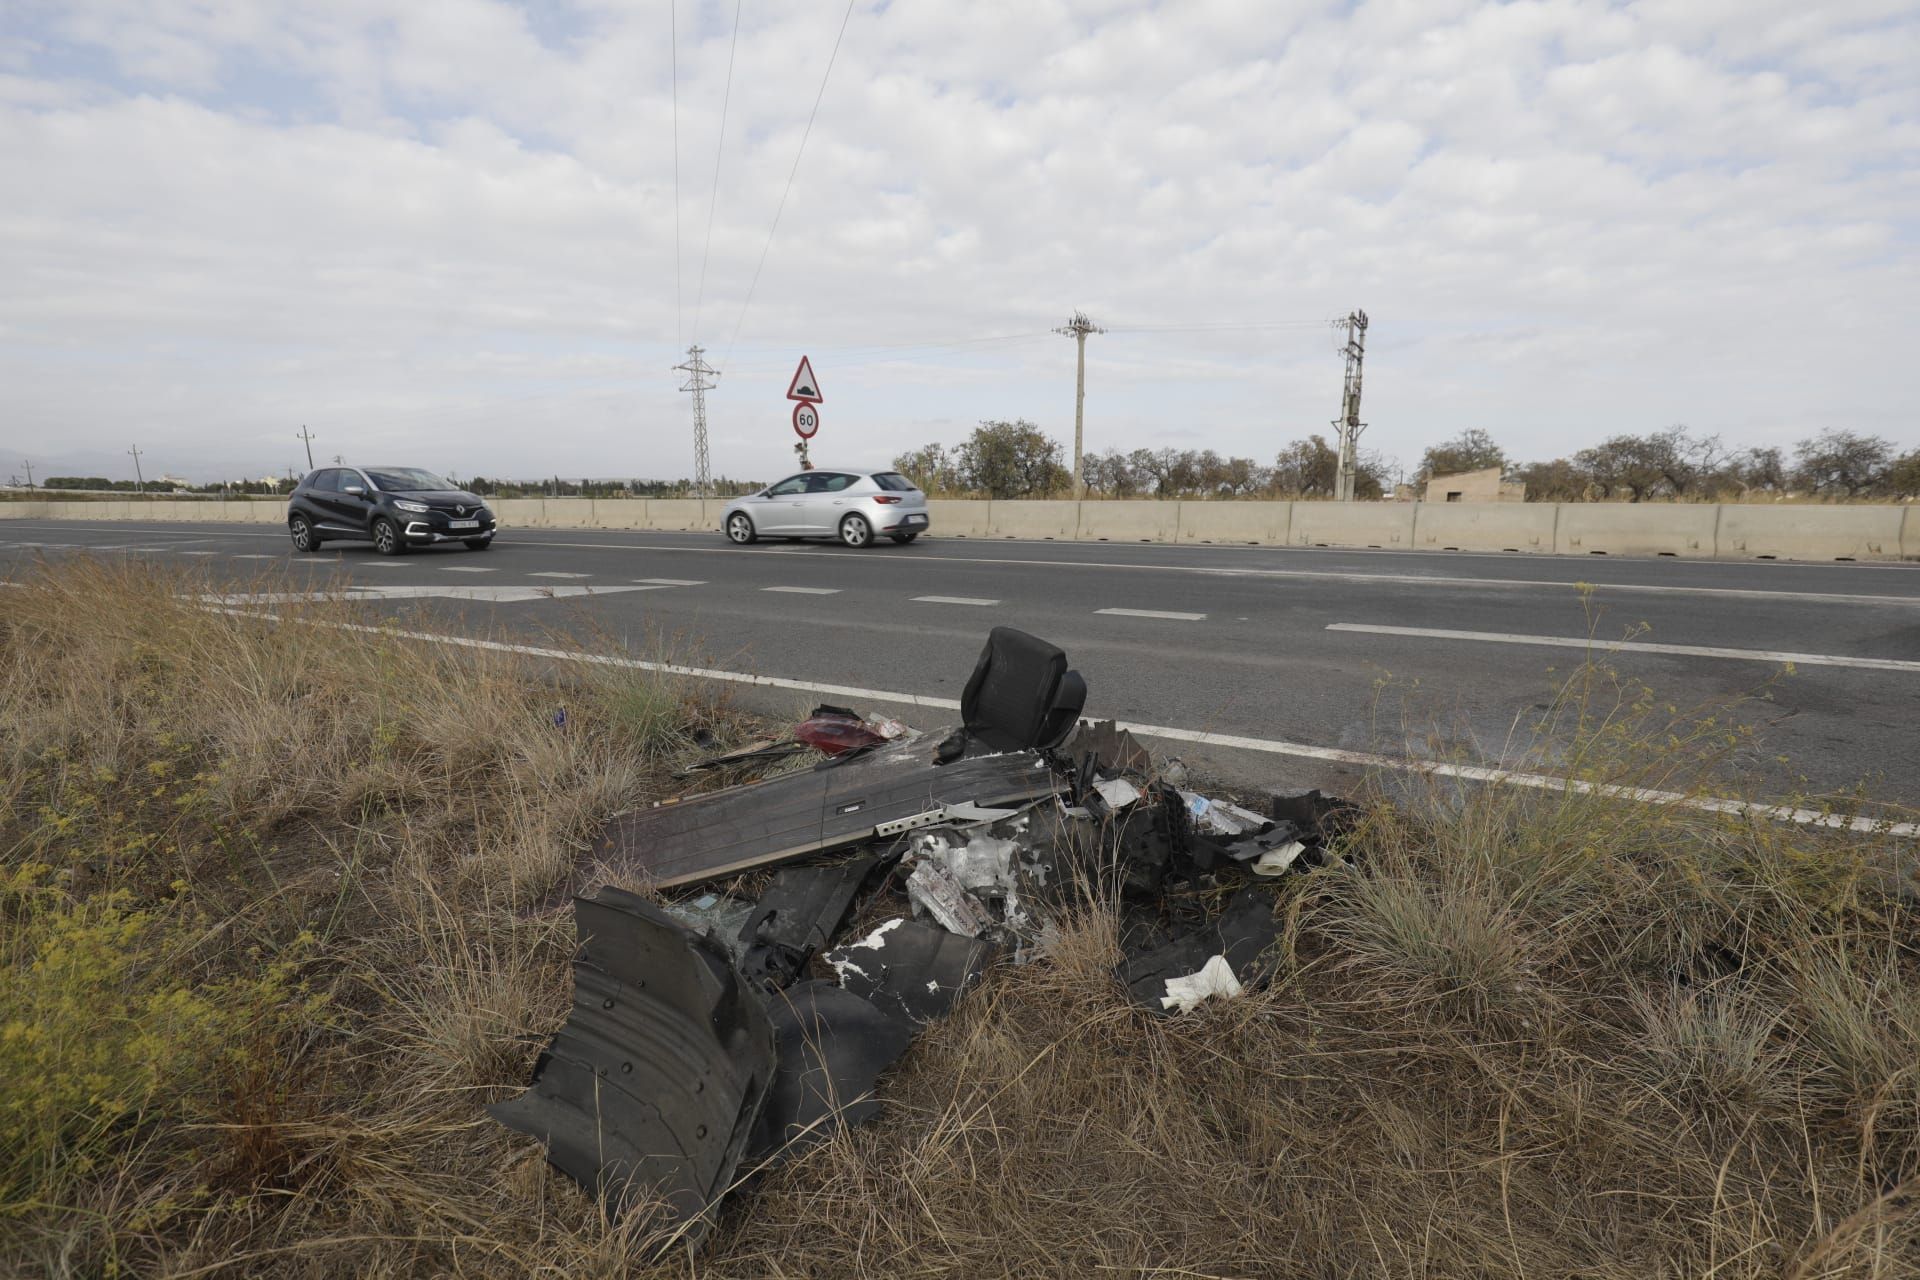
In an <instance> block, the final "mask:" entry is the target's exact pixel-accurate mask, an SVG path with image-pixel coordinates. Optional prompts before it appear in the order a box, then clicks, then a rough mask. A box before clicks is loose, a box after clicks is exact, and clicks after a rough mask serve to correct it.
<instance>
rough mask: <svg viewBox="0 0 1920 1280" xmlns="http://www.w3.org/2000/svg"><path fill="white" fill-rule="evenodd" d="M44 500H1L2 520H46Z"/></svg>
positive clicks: (0, 516)
mask: <svg viewBox="0 0 1920 1280" xmlns="http://www.w3.org/2000/svg"><path fill="white" fill-rule="evenodd" d="M46 518H47V504H46V503H44V502H0V520H45V519H46Z"/></svg>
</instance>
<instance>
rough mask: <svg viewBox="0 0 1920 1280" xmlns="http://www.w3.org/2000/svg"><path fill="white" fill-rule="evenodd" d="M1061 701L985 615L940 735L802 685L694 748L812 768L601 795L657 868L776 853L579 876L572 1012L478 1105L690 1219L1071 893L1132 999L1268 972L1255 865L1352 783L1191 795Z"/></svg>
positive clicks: (825, 1117)
mask: <svg viewBox="0 0 1920 1280" xmlns="http://www.w3.org/2000/svg"><path fill="white" fill-rule="evenodd" d="M1085 696H1086V687H1085V684H1084V682H1083V681H1082V680H1081V678H1080V676H1079V675H1078V673H1076V672H1073V671H1071V670H1069V669H1068V668H1067V665H1066V657H1065V655H1064V654H1063V653H1061V652H1060V650H1059V649H1057V648H1055V647H1054V646H1052V645H1049V644H1047V643H1046V642H1045V641H1042V640H1038V639H1037V638H1035V637H1033V636H1029V635H1026V634H1025V633H1023V632H1019V631H1014V630H1012V629H1011V628H1006V627H997V628H995V629H994V630H993V632H992V634H991V636H990V637H989V639H988V642H987V645H986V648H985V650H984V651H983V652H982V654H981V657H980V661H979V662H978V663H977V664H976V666H975V669H974V672H973V675H972V677H971V678H970V679H969V681H968V684H967V689H966V693H965V695H964V696H963V698H962V700H961V712H962V717H963V724H962V727H961V728H960V729H959V730H956V731H955V732H953V733H952V734H950V735H944V736H940V735H928V736H927V737H925V738H921V737H920V736H919V735H918V734H915V733H913V732H912V731H910V730H905V729H904V726H898V725H897V722H886V721H881V720H878V719H877V718H873V717H865V718H863V717H861V716H859V715H858V713H856V712H853V711H848V710H845V709H843V708H836V707H820V708H816V709H815V711H814V713H813V715H812V716H811V717H810V718H809V720H808V722H807V724H808V725H812V726H813V728H812V729H809V730H808V731H807V733H808V734H811V735H812V738H818V739H819V741H817V742H815V741H812V740H811V739H809V740H808V742H803V743H771V742H763V743H759V744H755V745H754V746H753V747H750V748H747V749H744V750H742V751H739V752H736V753H734V754H733V755H731V756H723V757H717V758H716V759H715V760H713V761H709V762H705V763H706V764H709V765H714V766H716V767H717V766H718V765H720V764H721V763H722V762H724V763H726V764H728V765H735V764H750V763H761V764H769V765H770V764H772V763H774V762H775V761H776V760H777V759H778V758H780V757H782V756H784V755H785V754H787V750H788V749H789V748H792V749H797V750H805V749H813V748H816V747H817V748H818V749H820V750H822V751H825V752H832V751H834V750H836V749H837V750H838V751H839V754H837V755H830V757H829V758H828V759H825V760H822V761H820V762H819V763H818V764H817V765H816V766H815V768H813V769H811V770H804V771H801V772H796V773H788V774H785V775H782V776H778V777H772V778H767V779H764V780H762V781H757V782H749V783H742V784H740V785H736V786H732V787H728V788H726V789H724V790H720V791H716V792H713V793H711V794H708V795H702V796H697V797H694V798H691V799H687V800H682V801H677V802H669V803H666V804H661V805H657V806H655V807H653V808H650V809H646V810H641V811H638V812H635V813H629V814H626V815H622V816H620V817H618V818H616V819H615V820H614V821H613V822H612V823H611V824H610V825H609V827H608V829H607V831H606V833H605V834H604V835H603V836H602V837H601V839H600V840H598V841H597V842H596V844H595V849H594V852H595V854H596V855H597V858H598V860H599V865H600V866H601V867H603V868H605V869H606V870H608V871H609V872H610V873H611V874H614V875H625V876H630V877H634V878H637V879H638V880H640V881H641V882H643V883H647V884H650V885H651V886H652V887H653V888H655V889H673V888H677V887H682V886H693V885H699V884H705V883H713V882H721V881H729V880H730V879H731V878H732V877H736V876H741V875H743V873H748V872H756V871H761V870H763V869H770V868H776V867H777V868H778V869H777V870H773V871H772V873H771V875H770V876H767V877H766V878H765V879H764V881H763V882H761V883H762V886H763V887H762V888H761V889H760V892H759V893H758V895H757V897H755V896H754V895H753V893H752V890H751V888H747V889H743V888H742V887H741V883H740V882H739V881H733V882H732V883H730V884H726V885H721V884H715V885H714V888H713V889H712V890H711V891H706V892H698V893H693V894H690V895H688V896H686V897H684V898H683V899H682V900H681V901H679V902H675V903H668V904H666V905H664V906H662V905H657V904H654V903H652V902H650V901H648V900H646V899H644V898H641V897H639V896H637V895H635V894H632V893H627V892H625V891H622V890H619V889H614V888H608V889H603V890H601V891H600V892H599V893H598V894H597V895H595V896H593V897H581V898H576V899H575V903H574V906H575V914H576V920H577V925H578V934H579V937H580V939H581V945H580V949H579V952H578V954H577V956H576V959H575V962H574V1002H573V1009H572V1013H571V1016H570V1017H569V1019H568V1021H567V1023H566V1024H565V1025H564V1026H563V1027H561V1028H560V1030H559V1031H558V1032H557V1033H556V1034H555V1035H554V1037H553V1039H552V1041H551V1042H550V1043H549V1044H548V1046H547V1047H546V1049H545V1051H544V1052H542V1053H541V1055H540V1057H539V1060H538V1062H537V1063H536V1065H535V1067H534V1071H533V1079H532V1082H531V1085H530V1087H529V1088H528V1089H527V1091H526V1092H525V1093H524V1094H522V1095H521V1096H520V1097H518V1098H515V1099H513V1100H511V1101H507V1102H502V1103H497V1104H494V1105H493V1106H492V1107H490V1108H489V1110H490V1111H491V1113H492V1114H493V1115H494V1116H495V1117H496V1118H497V1119H499V1120H500V1121H501V1122H502V1123H503V1124H505V1125H507V1126H508V1127H510V1128H513V1129H516V1130H518V1131H520V1132H523V1133H528V1134H531V1135H533V1136H535V1137H537V1138H539V1139H541V1140H542V1141H543V1142H544V1143H546V1145H547V1152H548V1158H549V1159H550V1160H551V1162H552V1163H553V1164H554V1165H555V1166H556V1167H558V1168H559V1169H560V1170H561V1171H563V1172H564V1173H566V1174H567V1175H568V1176H570V1177H572V1178H573V1179H574V1180H576V1181H577V1182H579V1183H580V1184H581V1185H582V1186H584V1187H587V1188H588V1189H589V1190H591V1191H594V1192H595V1193H597V1194H598V1195H600V1196H601V1198H602V1199H603V1200H604V1201H605V1202H606V1203H607V1204H608V1206H609V1207H610V1208H611V1209H612V1210H613V1211H615V1212H636V1211H643V1212H647V1213H649V1214H650V1215H652V1218H651V1219H650V1222H649V1225H650V1226H654V1227H657V1228H659V1229H660V1230H661V1231H662V1232H663V1233H664V1235H665V1238H668V1239H680V1240H683V1241H688V1240H697V1238H698V1237H699V1235H700V1234H702V1233H703V1232H704V1231H705V1230H706V1229H707V1227H708V1226H709V1225H710V1224H711V1220H712V1217H713V1209H714V1206H715V1204H716V1202H717V1201H718V1200H719V1199H720V1197H722V1196H723V1195H724V1194H725V1193H726V1192H727V1190H728V1189H729V1188H731V1187H733V1186H735V1185H737V1183H738V1182H739V1181H740V1180H741V1179H742V1178H743V1177H747V1176H750V1175H751V1174H752V1173H753V1172H754V1171H756V1170H757V1169H759V1168H762V1167H764V1166H765V1165H767V1164H768V1163H771V1162H774V1161H777V1160H779V1159H782V1158H784V1157H785V1156H786V1155H787V1154H790V1153H791V1152H793V1151H796V1150H798V1149H800V1148H802V1147H804V1146H806V1145H808V1144H811V1143H815V1142H818V1141H821V1140H823V1139H825V1138H826V1137H828V1136H829V1135H830V1134H832V1133H833V1132H834V1131H836V1130H837V1129H838V1128H840V1127H843V1126H847V1125H854V1124H859V1123H862V1122H864V1121H865V1120H867V1119H869V1118H871V1117H872V1116H873V1115H875V1114H877V1112H878V1110H879V1105H880V1104H879V1101H878V1099H877V1098H876V1097H875V1090H876V1086H877V1082H878V1079H879V1077H880V1076H881V1074H882V1073H883V1072H885V1071H886V1070H887V1069H888V1068H889V1067H891V1066H892V1065H893V1064H894V1063H895V1062H897V1061H898V1060H899V1058H900V1057H901V1055H902V1054H904V1053H905V1052H906V1050H907V1049H908V1047H909V1045H910V1044H911V1042H912V1040H913V1038H914V1036H915V1035H917V1034H918V1032H919V1031H920V1030H921V1029H922V1028H923V1027H924V1026H925V1025H926V1024H927V1023H929V1022H932V1021H934V1020H935V1019H938V1018H940V1017H943V1016H945V1015H946V1014H947V1013H948V1012H949V1011H950V1010H951V1009H952V1008H953V1006H954V1004H955V1002H956V1001H958V1000H959V999H960V998H961V997H962V996H963V995H964V994H965V993H966V992H967V991H969V990H970V989H972V988H973V987H974V986H975V985H977V984H978V983H979V982H980V981H981V979H982V977H983V975H984V974H985V972H986V970H987V968H988V966H989V965H990V964H991V963H992V962H993V961H994V960H995V959H996V958H999V957H1007V958H1008V959H1010V960H1011V962H1013V963H1016V964H1018V963H1026V962H1029V961H1031V960H1033V959H1034V958H1035V957H1037V956H1040V955H1044V954H1045V952H1046V950H1047V948H1048V947H1049V946H1050V945H1051V944H1050V940H1051V939H1053V938H1057V937H1058V936H1059V935H1060V927H1059V923H1058V922H1059V921H1060V920H1061V919H1063V918H1064V917H1065V915H1066V914H1067V913H1070V912H1073V911H1076V910H1082V909H1085V908H1087V907H1088V906H1090V905H1091V906H1094V907H1097V908H1100V909H1111V910H1115V911H1117V912H1118V913H1119V916H1120V924H1121V939H1122V945H1121V951H1122V953H1123V956H1124V959H1123V960H1122V961H1121V962H1120V963H1119V964H1118V965H1117V966H1116V967H1115V970H1114V972H1115V977H1116V979H1117V981H1118V983H1119V985H1120V986H1121V987H1123V988H1124V989H1125V991H1126V993H1127V995H1128V996H1129V998H1130V999H1131V1000H1133V1001H1134V1002H1136V1003H1138V1004H1140V1005H1142V1006H1144V1007H1145V1008H1147V1009H1150V1010H1152V1011H1154V1012H1155V1013H1158V1014H1163V1015H1173V1014H1179V1013H1185V1012H1186V1011H1188V1010H1191V1009H1193V1008H1195V1007H1196V1006H1198V1005H1200V1004H1202V1003H1204V1002H1206V1001H1209V1000H1218V999H1231V998H1233V997H1235V996H1238V995H1240V994H1241V993H1242V992H1244V991H1246V990H1250V989H1253V988H1256V987H1258V986H1260V985H1261V984H1263V983H1264V982H1265V981H1266V979H1267V978H1268V976H1269V974H1270V971H1271V964H1272V960H1271V958H1270V955H1269V953H1270V952H1271V950H1272V949H1273V947H1274V944H1275V942H1276V940H1277V938H1278V932H1279V926H1278V924H1277V923H1276V921H1275V908H1276V903H1277V901H1278V895H1279V892H1280V884H1279V882H1278V880H1277V879H1276V877H1280V876H1283V875H1286V874H1288V873H1290V872H1293V871H1296V870H1298V869H1300V868H1302V867H1308V866H1318V865H1322V864H1323V863H1324V862H1326V861H1327V860H1329V859H1330V858H1333V857H1336V856H1337V853H1335V852H1330V851H1329V849H1328V845H1329V842H1330V841H1333V840H1336V839H1337V838H1338V837H1339V836H1340V835H1341V834H1343V833H1344V832H1345V831H1346V830H1347V829H1348V828H1349V827H1350V825H1351V823H1352V822H1353V820H1354V818H1355V817H1356V815H1357V808H1356V807H1355V806H1353V805H1350V804H1348V803H1347V802H1345V801H1342V800H1339V799H1337V798H1333V797H1328V796H1325V795H1322V794H1321V793H1320V792H1318V791H1299V792H1287V793H1276V794H1274V795H1273V797H1272V800H1271V809H1270V813H1269V814H1268V815H1266V816H1263V815H1262V814H1260V813H1258V812H1256V811H1254V810H1252V809H1249V808H1246V807H1243V806H1241V805H1238V804H1236V803H1234V802H1232V801H1231V800H1226V799H1222V798H1218V797H1212V796H1208V795H1205V794H1203V793H1201V792H1200V791H1198V790H1195V789H1194V788H1193V787H1192V786H1191V785H1190V784H1189V782H1188V778H1187V772H1186V770H1185V769H1184V767H1181V766H1179V763H1178V762H1177V761H1168V762H1167V763H1166V765H1164V766H1160V765H1157V764H1156V762H1155V760H1154V758H1153V757H1152V756H1151V754H1150V753H1148V752H1147V750H1146V749H1145V748H1144V747H1143V746H1141V744H1140V743H1139V742H1138V741H1137V740H1135V739H1134V738H1133V736H1132V735H1131V734H1130V733H1128V732H1127V731H1126V730H1124V729H1121V728H1119V727H1118V726H1117V725H1115V724H1114V723H1113V722H1111V721H1108V722H1104V723H1100V724H1084V723H1079V721H1078V715H1079V712H1080V709H1081V706H1082V704H1083V702H1084V700H1085ZM816 722H817V723H816ZM1076 726H1077V727H1076ZM896 728H897V729H898V730H899V732H895V730H896ZM889 735H890V736H891V740H889ZM801 736H802V737H807V735H806V734H803V735H801ZM869 739H872V740H869ZM809 744H810V745H809ZM936 744H937V745H936ZM698 767H701V766H696V768H698ZM802 859H810V861H808V862H807V863H806V864H805V865H798V864H799V862H800V860H802ZM750 883H751V882H750ZM643 1206H644V1208H643Z"/></svg>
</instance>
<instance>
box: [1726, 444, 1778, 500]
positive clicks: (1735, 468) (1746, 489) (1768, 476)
mask: <svg viewBox="0 0 1920 1280" xmlns="http://www.w3.org/2000/svg"><path fill="white" fill-rule="evenodd" d="M1727 477H1728V479H1729V480H1731V481H1732V482H1733V483H1735V484H1737V485H1739V486H1740V492H1741V495H1742V496H1745V495H1746V494H1748V493H1752V492H1754V491H1756V490H1757V491H1759V492H1761V493H1784V492H1786V489H1787V464H1786V461H1785V460H1784V459H1782V458H1781V456H1780V450H1778V449H1759V448H1755V449H1749V450H1747V451H1746V452H1745V453H1743V454H1740V455H1739V456H1738V457H1736V458H1734V460H1733V461H1732V463H1731V464H1729V466H1728V467H1727Z"/></svg>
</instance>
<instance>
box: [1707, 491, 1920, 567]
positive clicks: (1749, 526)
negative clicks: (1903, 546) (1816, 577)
mask: <svg viewBox="0 0 1920 1280" xmlns="http://www.w3.org/2000/svg"><path fill="white" fill-rule="evenodd" d="M1904 514H1905V512H1904V510H1903V509H1902V508H1900V507H1818V506H1805V507H1800V506H1772V505H1768V506H1761V505H1756V504H1744V503H1743V504H1736V505H1729V506H1723V507H1721V508H1720V528H1719V534H1718V536H1717V538H1716V539H1715V542H1716V545H1717V550H1718V554H1719V556H1720V558H1721V559H1722V560H1744V559H1748V558H1752V559H1756V560H1897V559H1899V558H1900V523H1901V518H1902V516H1903V515H1904Z"/></svg>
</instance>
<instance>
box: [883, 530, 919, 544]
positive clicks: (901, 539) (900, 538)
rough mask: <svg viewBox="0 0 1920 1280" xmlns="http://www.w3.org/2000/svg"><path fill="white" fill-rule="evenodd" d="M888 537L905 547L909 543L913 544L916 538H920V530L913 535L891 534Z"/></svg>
mask: <svg viewBox="0 0 1920 1280" xmlns="http://www.w3.org/2000/svg"><path fill="white" fill-rule="evenodd" d="M887 536H888V537H889V538H892V539H893V540H894V541H895V542H897V543H899V544H900V545H901V546H903V547H904V546H906V545H907V544H908V543H909V542H912V541H913V540H914V539H915V538H917V537H919V536H920V531H919V530H918V529H915V530H914V531H913V532H912V533H890V534H888V535H887Z"/></svg>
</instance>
